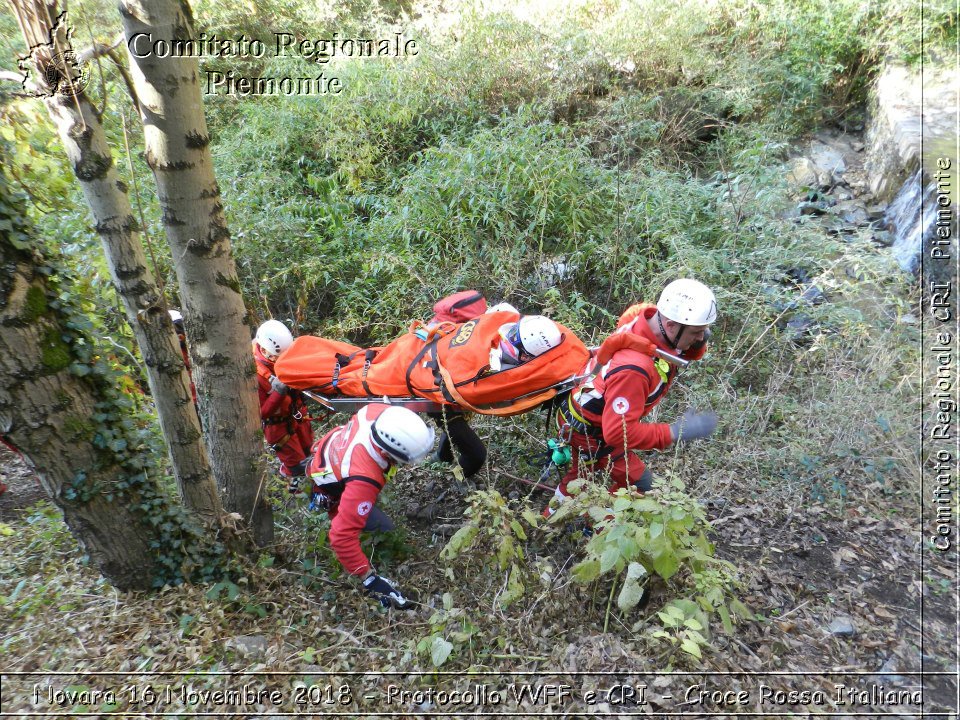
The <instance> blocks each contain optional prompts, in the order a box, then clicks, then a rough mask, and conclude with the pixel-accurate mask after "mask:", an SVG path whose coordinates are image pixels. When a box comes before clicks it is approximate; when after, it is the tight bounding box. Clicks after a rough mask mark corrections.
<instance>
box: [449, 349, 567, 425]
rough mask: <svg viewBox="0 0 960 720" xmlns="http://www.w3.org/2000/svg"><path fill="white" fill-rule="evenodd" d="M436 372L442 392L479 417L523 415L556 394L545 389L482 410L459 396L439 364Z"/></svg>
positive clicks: (454, 384) (552, 389)
mask: <svg viewBox="0 0 960 720" xmlns="http://www.w3.org/2000/svg"><path fill="white" fill-rule="evenodd" d="M437 371H438V372H439V373H440V377H441V378H443V385H444V391H445V392H446V393H448V394H449V395H450V396H451V397H452V398H453V399H454V401H455V402H456V403H457V405H459V406H461V407H462V408H465V409H467V410H470V411H471V412H475V413H480V414H481V415H500V416H503V417H506V416H508V415H519V414H520V413H524V412H526V411H527V410H530V409H532V408H535V407H537V406H538V405H541V404H543V403H545V402H546V401H547V400H550V399H551V398H553V397H554V396H555V395H556V394H557V389H556V388H555V387H550V388H547V389H545V390H544V391H543V392H539V393H535V394H533V395H529V396H527V397H525V398H523V399H522V400H517V401H516V402H514V403H512V404H510V405H509V406H507V407H486V408H483V407H478V406H476V405H473V404H472V403H470V402H468V401H467V400H465V399H464V397H463V395H461V394H460V391H459V390H457V386H456V383H455V382H454V381H453V378H452V377H451V376H450V373H449V372H448V371H447V369H446V368H445V367H443V365H441V364H440V363H439V362H438V363H437Z"/></svg>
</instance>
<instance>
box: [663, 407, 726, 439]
mask: <svg viewBox="0 0 960 720" xmlns="http://www.w3.org/2000/svg"><path fill="white" fill-rule="evenodd" d="M716 429H717V414H716V413H714V412H705V413H698V412H697V411H696V410H694V409H693V408H690V409H689V410H687V411H686V412H685V413H684V414H683V417H682V418H680V419H679V420H675V421H673V422H672V423H670V434H671V435H673V441H674V442H675V443H676V442H687V441H689V440H699V439H700V438H705V437H707V436H708V435H711V434H712V433H713V431H714V430H716Z"/></svg>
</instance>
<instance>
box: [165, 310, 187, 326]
mask: <svg viewBox="0 0 960 720" xmlns="http://www.w3.org/2000/svg"><path fill="white" fill-rule="evenodd" d="M167 313H169V315H170V322H174V323H178V322H183V315H181V314H180V311H179V310H167Z"/></svg>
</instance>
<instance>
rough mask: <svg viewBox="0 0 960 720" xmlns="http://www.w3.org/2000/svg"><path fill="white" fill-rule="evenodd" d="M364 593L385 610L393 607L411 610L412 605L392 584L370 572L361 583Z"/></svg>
mask: <svg viewBox="0 0 960 720" xmlns="http://www.w3.org/2000/svg"><path fill="white" fill-rule="evenodd" d="M363 590H364V592H365V593H366V594H367V595H369V596H370V597H373V598H375V599H377V600H379V601H380V604H381V605H383V606H384V607H385V608H388V607H391V606H392V607H395V608H397V609H398V610H412V609H413V603H412V602H411V601H410V600H407V599H406V598H405V597H404V596H403V595H402V594H401V593H400V591H399V590H397V589H396V588H395V587H394V586H393V583H391V582H390V581H389V580H387V579H386V578H384V577H380V576H379V575H377V574H376V573H375V572H373V571H372V570H371V571H370V574H369V575H368V576H367V577H366V578H365V579H364V581H363Z"/></svg>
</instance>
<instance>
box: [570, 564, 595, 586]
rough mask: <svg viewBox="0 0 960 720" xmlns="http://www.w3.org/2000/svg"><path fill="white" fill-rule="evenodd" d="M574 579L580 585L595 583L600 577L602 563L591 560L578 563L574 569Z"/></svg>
mask: <svg viewBox="0 0 960 720" xmlns="http://www.w3.org/2000/svg"><path fill="white" fill-rule="evenodd" d="M573 577H574V579H575V580H576V581H577V582H580V583H584V584H586V583H589V582H593V581H594V580H596V579H597V578H598V577H600V561H599V560H597V559H596V558H590V559H589V560H583V561H581V562H579V563H577V564H576V565H575V566H574V568H573Z"/></svg>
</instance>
